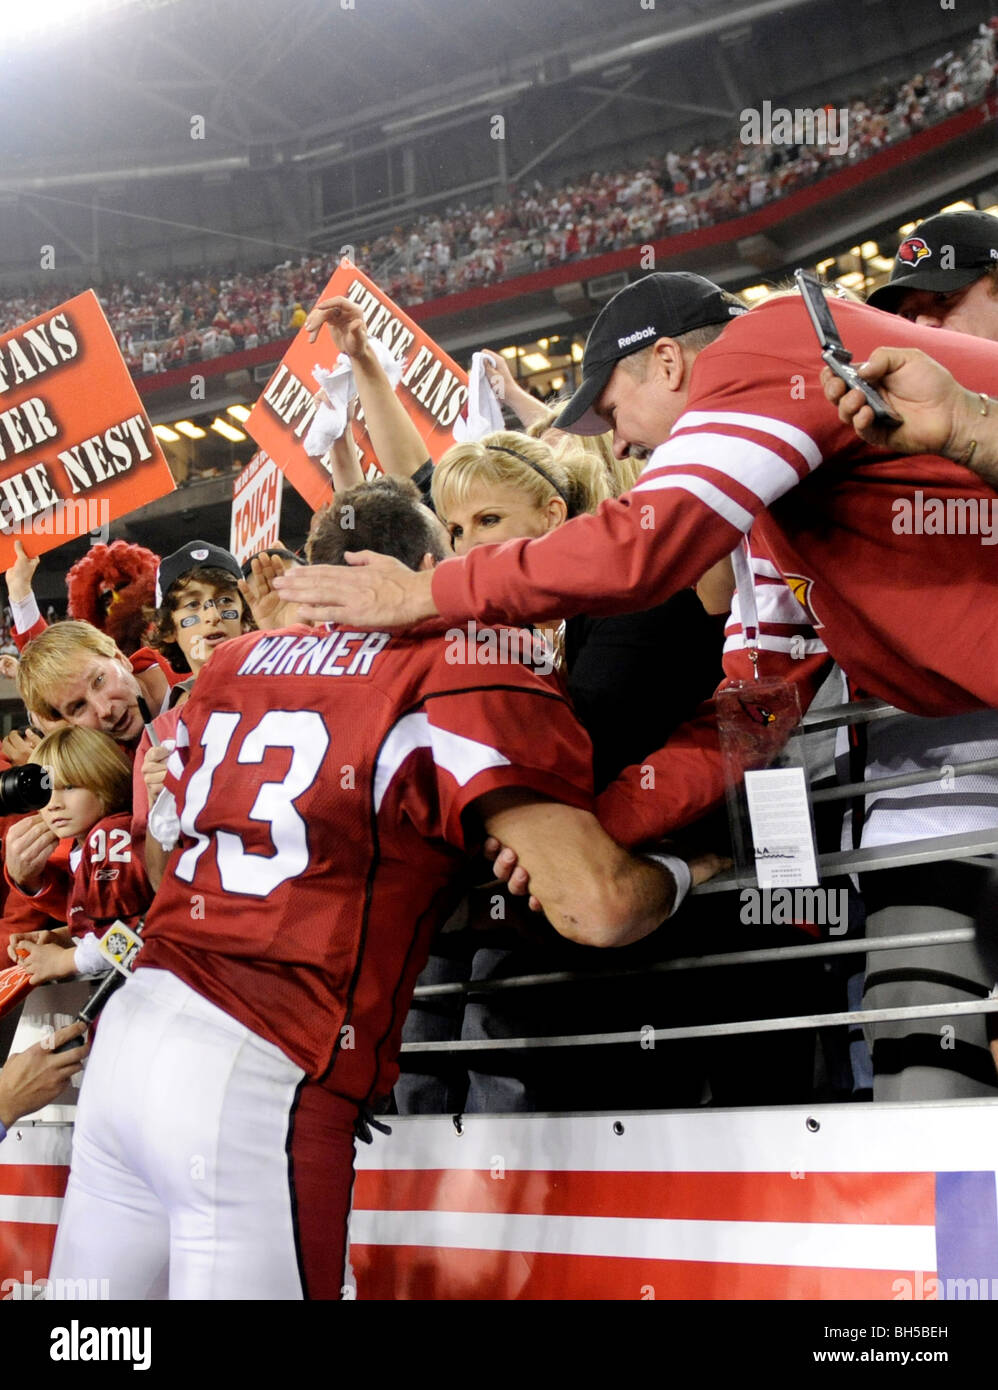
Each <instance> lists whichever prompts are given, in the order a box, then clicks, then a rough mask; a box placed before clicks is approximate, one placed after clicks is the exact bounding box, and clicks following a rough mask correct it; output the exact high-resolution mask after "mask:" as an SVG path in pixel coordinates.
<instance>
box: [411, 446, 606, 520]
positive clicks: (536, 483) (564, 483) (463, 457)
mask: <svg viewBox="0 0 998 1390" xmlns="http://www.w3.org/2000/svg"><path fill="white" fill-rule="evenodd" d="M525 460H529V462H527V461H525ZM479 483H491V484H493V485H495V486H498V487H511V488H516V490H517V491H518V492H522V493H523V495H524V496H525V497H526V499H527V501H528V502H530V503H531V505H532V506H534V507H537V508H538V509H539V508H541V507H545V506H547V504H548V502H550V501H551V498H552V497H557V496H559V495H560V496H561V497H562V498H563V499H564V501H565V505H566V507H567V508H568V515H569V517H573V516H578V515H579V514H580V513H582V512H593V511H595V510H596V508H597V507H598V506H599V504H600V503H601V502H602V501H604V500H605V499H606V498H607V497H610V496H612V495H613V494H612V491H611V488H610V484H609V481H608V479H607V477H606V470H605V469H604V467H603V465H602V463H601V461H600V460H599V459H597V458H596V457H595V455H593V454H588V453H585V452H584V451H583V450H581V449H577V448H576V449H571V450H562V449H561V448H559V449H558V450H557V451H555V450H554V449H552V448H551V447H550V445H548V444H544V443H542V442H541V440H539V439H531V438H529V436H527V435H525V434H519V433H517V432H516V431H515V430H496V431H495V432H494V433H493V434H487V435H485V437H484V438H483V439H478V440H469V441H468V442H467V443H464V444H455V445H454V446H453V448H450V449H448V450H447V452H446V453H445V454H444V456H443V458H442V459H441V460H440V462H439V463H438V464H437V466H436V468H435V469H434V470H433V505H434V507H435V508H436V511H437V515H438V516H440V517H441V519H444V518H446V516H447V504H448V502H449V503H451V504H452V505H453V504H454V503H457V504H460V503H461V502H463V501H464V500H465V499H466V498H467V496H468V494H469V492H470V491H471V489H472V488H473V487H476V486H477V485H478V484H479Z"/></svg>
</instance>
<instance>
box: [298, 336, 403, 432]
mask: <svg viewBox="0 0 998 1390" xmlns="http://www.w3.org/2000/svg"><path fill="white" fill-rule="evenodd" d="M369 347H370V349H371V351H372V352H373V353H374V355H375V357H376V358H377V359H378V361H379V362H380V363H381V366H382V367H383V368H384V371H385V375H386V376H387V378H388V381H389V383H390V385H391V387H392V389H393V390H394V389H395V388H396V387H397V386H398V384H399V382H400V381H401V379H402V372H403V371H404V369H405V368H404V363H402V362H400V361H399V359H398V358H397V357H395V356H394V354H392V353H391V352H389V351H388V349H387V348H386V347H385V345H384V343H382V342H379V340H378V339H377V338H371V339H369ZM312 377H313V379H314V380H315V382H316V383H317V385H318V386H319V387H320V388H321V389H322V390H323V391H325V393H326V395H327V396H328V397H329V404H328V405H326V403H325V402H324V401H320V402H319V405H318V408H317V409H316V412H315V414H314V415H313V416H312V423H311V425H310V426H309V430H308V434H306V436H305V439H304V445H303V447H304V449H305V452H306V454H308V456H309V458H314V459H317V458H322V456H323V454H324V453H325V452H326V450H327V449H329V448H331V447H332V445H333V444H335V443H336V441H337V439H339V438H340V437H341V436H342V434H343V431H344V430H345V429H346V427H347V411H348V408H349V405H350V402H351V401H352V400H353V398H354V396H356V394H357V387H356V385H355V383H354V379H353V363H352V362H351V361H350V358H349V356H348V355H347V354H346V353H345V352H341V353H340V355H339V357H337V359H336V365H335V366H334V367H332V368H331V369H329V368H326V367H320V366H315V367H314V368H313V369H312Z"/></svg>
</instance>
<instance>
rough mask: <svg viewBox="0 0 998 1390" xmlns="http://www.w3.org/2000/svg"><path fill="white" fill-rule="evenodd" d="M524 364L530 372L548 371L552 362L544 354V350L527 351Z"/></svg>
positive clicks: (524, 355)
mask: <svg viewBox="0 0 998 1390" xmlns="http://www.w3.org/2000/svg"><path fill="white" fill-rule="evenodd" d="M523 365H524V366H525V367H526V369H527V371H528V372H546V371H547V369H548V368H549V367H550V365H551V362H550V359H549V358H547V357H545V356H544V354H543V352H525V353H524V354H523Z"/></svg>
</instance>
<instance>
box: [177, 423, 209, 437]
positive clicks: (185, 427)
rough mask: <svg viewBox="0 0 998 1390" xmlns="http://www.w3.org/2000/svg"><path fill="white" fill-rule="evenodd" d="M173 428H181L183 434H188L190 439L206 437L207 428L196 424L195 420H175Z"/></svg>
mask: <svg viewBox="0 0 998 1390" xmlns="http://www.w3.org/2000/svg"><path fill="white" fill-rule="evenodd" d="M173 428H174V429H175V430H179V431H180V433H181V434H186V436H187V438H188V439H206V438H207V430H203V429H201V427H200V426H199V425H195V423H194V421H193V420H175V421H174V422H173Z"/></svg>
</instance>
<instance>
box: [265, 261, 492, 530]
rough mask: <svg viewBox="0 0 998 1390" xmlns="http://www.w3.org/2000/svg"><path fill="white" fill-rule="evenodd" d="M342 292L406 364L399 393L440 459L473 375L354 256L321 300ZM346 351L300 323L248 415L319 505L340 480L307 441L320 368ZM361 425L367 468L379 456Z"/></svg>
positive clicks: (431, 453)
mask: <svg viewBox="0 0 998 1390" xmlns="http://www.w3.org/2000/svg"><path fill="white" fill-rule="evenodd" d="M334 295H344V296H345V297H346V298H347V299H350V300H352V301H353V302H354V303H355V304H357V305H359V306H360V309H361V312H362V313H363V315H364V322H365V323H366V324H367V331H368V335H369V336H370V337H371V338H376V339H378V340H379V341H380V342H382V343H383V344H384V345H385V347H386V348H387V349H388V351H389V352H391V353H392V354H393V355H394V356H395V357H397V358H398V359H399V360H400V361H402V362H404V363H405V370H404V371H403V373H402V380H401V381H400V382H399V385H398V388H397V392H398V397H399V400H400V401H401V402H402V404H403V405H404V406H405V408H406V410H407V411H408V413H409V415H410V417H411V418H412V421H413V423H414V424H415V426H416V428H417V429H418V430H419V433H420V435H421V436H422V438H423V439H424V440H425V441H426V453H427V456H428V457H429V458H432V459H433V460H434V462H436V461H437V460H438V459H439V458H440V457H441V455H442V454H443V453H445V452H446V450H447V449H449V448H450V446H451V445H452V444H453V443H454V435H453V427H454V421H455V420H456V419H457V417H458V416H459V415H460V414H461V412H462V411H463V410H464V407H465V403H466V402H467V399H468V377H467V373H466V372H464V371H462V369H461V368H460V367H459V366H458V365H457V363H456V362H454V361H453V360H452V359H451V358H450V357H448V356H447V354H446V353H445V352H444V351H443V350H442V349H441V348H439V347H438V346H437V344H436V343H435V342H434V341H433V339H432V338H431V337H429V335H428V334H426V333H424V332H423V330H422V329H421V328H420V327H419V326H418V325H417V324H415V323H413V321H412V319H410V318H409V317H408V315H407V314H405V313H403V311H402V310H401V309H400V308H399V307H398V305H397V304H395V303H394V302H393V301H392V300H391V299H389V298H388V296H387V295H386V294H384V293H382V291H381V290H379V289H378V287H377V285H375V284H374V283H373V281H371V280H369V279H368V278H367V276H366V275H364V274H363V273H362V272H361V271H359V270H358V269H357V267H356V266H355V265H353V264H352V262H350V261H347V260H343V261H341V262H340V264H339V266H338V268H337V269H336V271H335V272H334V274H333V276H332V278H331V279H330V281H329V283H328V284H327V285H326V288H325V289H324V290H323V292H322V294H321V295H320V296H319V302H320V303H321V301H322V300H324V299H331V298H332V297H333V296H334ZM338 356H339V351H338V349H337V347H336V344H335V343H334V342H333V339H332V336H331V334H330V333H329V332H328V330H327V329H325V328H324V329H323V330H322V332H321V333H320V334H319V337H318V338H317V339H316V341H315V342H314V343H310V342H309V340H308V334H307V333H306V332H305V329H304V328H301V329H299V331H298V335H297V337H296V338H295V340H294V342H293V343H292V344H291V346H290V348H288V351H287V352H286V353H285V355H284V357H283V358H282V359H281V362H280V365H279V366H278V368H277V370H276V371H275V372H274V375H273V376H272V377H271V378H270V381H269V382H268V383H267V389H266V390H265V391H264V393H263V395H262V396H261V397H260V399H259V400H258V401H257V403H256V405H255V406H254V407H253V409H252V411H251V412H250V415H249V419H248V420H247V421H246V429H247V430H248V431H249V433H250V434H251V435H252V436H253V438H254V439H255V440H256V442H257V443H258V444H259V445H260V447H261V449H265V450H266V451H267V453H268V454H269V455H270V456H271V458H272V459H274V460H275V461H276V463H277V465H278V467H279V468H281V470H282V471H283V472H284V473H285V474H286V475H287V478H288V481H289V482H290V483H291V485H292V487H294V488H295V489H296V490H297V491H298V492H300V493H301V495H302V497H304V499H305V501H306V502H307V503H308V504H309V506H310V507H312V508H313V510H316V511H317V510H318V509H319V508H320V507H322V506H325V504H326V503H327V502H328V501H329V500H330V497H331V496H332V492H331V487H332V484H331V482H330V474H329V470H328V469H327V468H326V467H324V465H323V463H322V461H321V460H320V459H317V458H310V457H309V455H308V454H307V453H306V452H305V448H304V443H303V441H304V439H305V436H306V435H307V434H308V428H309V425H310V424H311V423H312V416H313V415H314V414H315V409H316V407H315V402H314V396H315V393H316V391H317V389H318V387H317V385H316V381H315V378H314V377H313V375H312V369H313V368H314V367H316V366H321V367H324V368H326V369H327V370H328V369H329V368H331V367H332V366H333V364H334V363H335V361H336V359H337V357H338ZM353 431H354V438H355V439H356V441H357V447H358V449H359V450H360V454H361V467H362V468H363V469H364V472H365V473H367V471H368V470H369V468H370V466H371V464H376V462H377V460H376V459H375V456H374V451H373V449H372V447H371V441H370V438H369V437H368V434H367V430H366V429H365V428H364V425H363V421H362V420H355V421H354V424H353Z"/></svg>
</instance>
